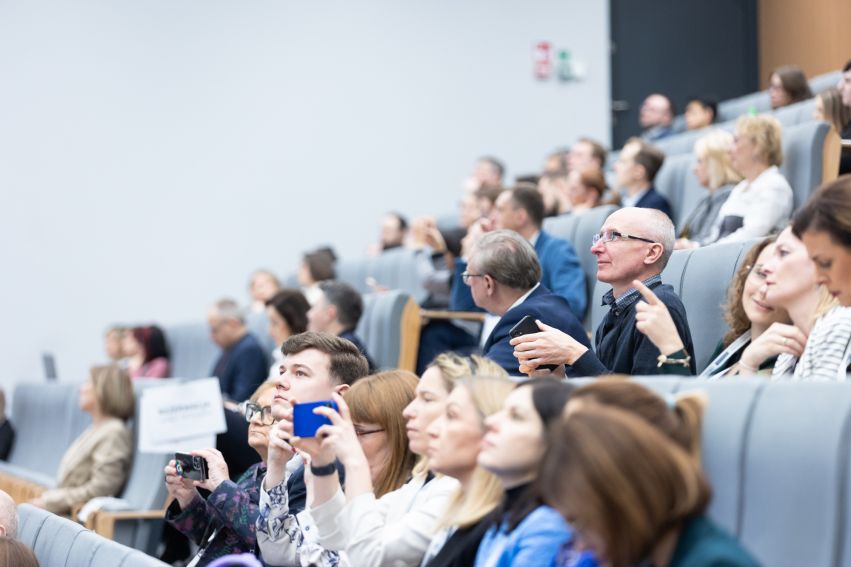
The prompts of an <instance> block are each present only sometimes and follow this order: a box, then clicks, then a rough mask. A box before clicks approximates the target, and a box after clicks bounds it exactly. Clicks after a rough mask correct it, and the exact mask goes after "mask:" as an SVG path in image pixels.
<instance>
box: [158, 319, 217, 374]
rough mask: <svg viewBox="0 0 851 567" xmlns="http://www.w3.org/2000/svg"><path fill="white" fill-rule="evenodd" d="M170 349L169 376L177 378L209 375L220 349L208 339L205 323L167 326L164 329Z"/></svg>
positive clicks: (208, 332) (208, 331) (208, 333)
mask: <svg viewBox="0 0 851 567" xmlns="http://www.w3.org/2000/svg"><path fill="white" fill-rule="evenodd" d="M165 334H166V337H168V342H169V346H170V348H171V374H172V376H175V377H178V378H202V377H206V376H209V375H210V371H211V370H212V368H213V364H214V363H215V362H216V359H217V358H218V357H219V354H220V352H221V351H220V349H219V347H218V346H216V344H215V343H214V342H213V341H212V340H211V339H210V330H209V328H208V327H207V324H206V323H202V322H197V323H183V324H179V325H169V326H168V327H166V329H165Z"/></svg>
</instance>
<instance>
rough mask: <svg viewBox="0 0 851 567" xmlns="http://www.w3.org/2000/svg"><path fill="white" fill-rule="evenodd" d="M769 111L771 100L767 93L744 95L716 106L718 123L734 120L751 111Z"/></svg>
mask: <svg viewBox="0 0 851 567" xmlns="http://www.w3.org/2000/svg"><path fill="white" fill-rule="evenodd" d="M769 110H771V98H770V97H769V96H768V91H759V92H756V93H751V94H746V95H744V96H740V97H738V98H732V99H730V100H725V101H724V102H722V103H720V104H718V122H726V121H728V120H735V119H737V118H738V117H739V116H742V115H743V114H749V113H750V112H753V111H756V112H768V111H769Z"/></svg>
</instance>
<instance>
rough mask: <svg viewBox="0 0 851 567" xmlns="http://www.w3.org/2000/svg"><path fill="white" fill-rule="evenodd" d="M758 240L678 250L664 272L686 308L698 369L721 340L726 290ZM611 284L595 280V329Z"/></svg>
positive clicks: (593, 306)
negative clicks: (603, 300)
mask: <svg viewBox="0 0 851 567" xmlns="http://www.w3.org/2000/svg"><path fill="white" fill-rule="evenodd" d="M754 242H755V241H752V240H749V241H745V242H732V243H729V244H715V245H712V246H707V247H704V248H698V249H695V250H678V251H676V252H674V254H673V255H672V256H671V259H670V261H669V262H668V266H667V267H666V268H665V270H664V271H663V272H662V281H663V282H664V283H667V284H670V285H671V286H672V287H673V288H674V291H675V292H677V294H678V295H679V296H680V299H681V300H682V302H683V305H684V306H685V308H686V315H687V316H688V321H689V328H690V330H691V336H692V339H693V341H694V350H695V357H696V358H697V360H696V363H697V370H698V372H700V371H701V370H702V369H703V368H705V367H706V365H707V364H708V363H709V362H710V361H709V358H710V356H711V355H712V352H713V351H714V350H715V347H716V345H717V344H718V341H719V340H720V339H721V337H722V336H723V335H724V333H725V332H726V329H727V326H726V324H725V323H724V317H723V306H724V304H725V302H726V298H727V290H728V288H729V285H730V282H731V281H732V278H733V275H734V274H735V273H736V270H737V269H738V267H739V265H741V262H742V258H744V256H745V254H746V253H747V251H748V250H750V247H751V246H753V244H754ZM609 289H611V286H609V285H608V284H605V283H602V282H596V285H595V287H594V295H593V296H592V303H591V321H590V322H591V329H593V330H596V328H597V327H598V326H599V325H600V323H601V322H602V320H603V317H605V315H606V313H607V312H608V307H604V306H602V305H600V303H601V301H602V297H603V294H605V293H606V292H607V291H608V290H609Z"/></svg>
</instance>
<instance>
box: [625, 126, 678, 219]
mask: <svg viewBox="0 0 851 567" xmlns="http://www.w3.org/2000/svg"><path fill="white" fill-rule="evenodd" d="M664 161H665V154H663V153H662V152H661V151H660V150H659V149H658V148H656V147H655V146H653V145H651V144H648V143H647V142H645V141H644V140H641V139H639V138H630V139H629V140H627V142H626V144H624V147H623V149H622V150H621V153H620V155H619V156H618V160H617V161H616V162H615V165H614V169H615V180H616V182H617V184H618V189H619V190H620V192H621V201H622V204H623V206H624V207H641V208H646V209H659V210H660V211H662V212H663V213H665V214H666V215H668V217H669V218H674V215H673V213H672V212H671V205H670V204H669V203H668V200H667V199H666V198H665V197H663V196H662V195H660V194H659V193H657V192H656V189H655V188H654V187H653V181H654V180H655V179H656V174H657V173H659V170H660V169H661V168H662V163H663V162H664Z"/></svg>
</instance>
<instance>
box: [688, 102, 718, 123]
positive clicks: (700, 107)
mask: <svg viewBox="0 0 851 567" xmlns="http://www.w3.org/2000/svg"><path fill="white" fill-rule="evenodd" d="M717 115H718V105H717V104H716V103H715V101H713V100H709V99H706V98H698V97H693V98H690V99H689V101H688V102H687V103H686V111H685V121H686V130H699V129H701V128H706V127H708V126H711V125H712V123H713V122H715V117H716V116H717Z"/></svg>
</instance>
